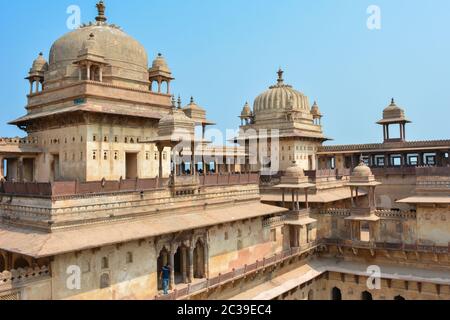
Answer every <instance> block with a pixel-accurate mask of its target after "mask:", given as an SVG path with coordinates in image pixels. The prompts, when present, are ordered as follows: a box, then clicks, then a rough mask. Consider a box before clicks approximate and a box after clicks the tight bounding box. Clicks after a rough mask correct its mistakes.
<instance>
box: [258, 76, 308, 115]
mask: <svg viewBox="0 0 450 320" xmlns="http://www.w3.org/2000/svg"><path fill="white" fill-rule="evenodd" d="M253 110H254V112H255V114H258V113H265V112H267V111H281V112H283V111H287V110H297V111H305V112H308V113H309V112H310V107H309V101H308V97H306V96H305V95H304V94H303V93H301V92H299V91H297V90H295V89H293V88H292V86H290V85H287V84H284V80H283V71H282V70H279V71H278V81H277V84H276V85H274V86H271V87H270V88H269V90H267V91H265V92H264V93H262V94H261V95H259V96H258V97H257V98H256V99H255V102H254V105H253Z"/></svg>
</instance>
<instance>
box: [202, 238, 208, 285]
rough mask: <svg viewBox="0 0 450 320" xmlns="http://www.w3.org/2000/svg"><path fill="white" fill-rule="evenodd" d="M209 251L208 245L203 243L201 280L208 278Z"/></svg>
mask: <svg viewBox="0 0 450 320" xmlns="http://www.w3.org/2000/svg"><path fill="white" fill-rule="evenodd" d="M208 252H209V250H208V244H207V243H206V242H205V243H204V244H203V262H204V267H203V272H204V273H203V278H209V256H208V255H209V253H208Z"/></svg>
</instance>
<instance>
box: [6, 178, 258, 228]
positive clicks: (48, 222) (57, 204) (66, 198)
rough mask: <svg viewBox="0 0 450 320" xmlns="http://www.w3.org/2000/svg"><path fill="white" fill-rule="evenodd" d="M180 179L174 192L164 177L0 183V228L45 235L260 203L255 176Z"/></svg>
mask: <svg viewBox="0 0 450 320" xmlns="http://www.w3.org/2000/svg"><path fill="white" fill-rule="evenodd" d="M177 178H180V177H177ZM182 179H184V181H182V182H183V183H187V184H183V183H182V184H181V185H179V186H177V187H176V188H173V187H172V186H171V185H170V183H169V182H170V180H169V179H158V178H155V179H135V180H120V181H105V180H103V181H93V182H86V183H80V182H76V181H61V182H52V183H15V182H4V183H3V185H2V186H1V188H0V219H1V221H2V223H3V224H5V225H11V226H17V227H25V228H33V229H38V230H42V231H45V232H48V231H50V230H56V229H61V228H69V227H76V226H80V225H90V224H98V223H105V222H114V221H121V220H124V219H135V218H140V217H145V216H148V215H154V214H163V213H166V212H168V213H169V212H170V213H171V214H176V213H183V212H186V211H188V210H195V209H198V208H206V207H208V208H212V207H215V206H223V205H234V204H235V203H240V202H242V203H244V202H249V201H259V200H260V194H259V185H258V181H259V175H258V174H229V175H206V176H197V177H195V176H185V177H182ZM192 179H194V180H192ZM192 183H194V184H192Z"/></svg>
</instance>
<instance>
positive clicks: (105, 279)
mask: <svg viewBox="0 0 450 320" xmlns="http://www.w3.org/2000/svg"><path fill="white" fill-rule="evenodd" d="M110 285H111V283H110V280H109V274H107V273H104V274H102V275H101V276H100V289H105V288H108V287H109V286H110Z"/></svg>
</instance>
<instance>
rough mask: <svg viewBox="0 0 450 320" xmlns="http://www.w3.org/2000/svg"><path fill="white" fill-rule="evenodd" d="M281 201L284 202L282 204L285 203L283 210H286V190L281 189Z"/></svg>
mask: <svg viewBox="0 0 450 320" xmlns="http://www.w3.org/2000/svg"><path fill="white" fill-rule="evenodd" d="M281 201H282V203H283V208H286V201H285V194H284V188H281Z"/></svg>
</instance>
